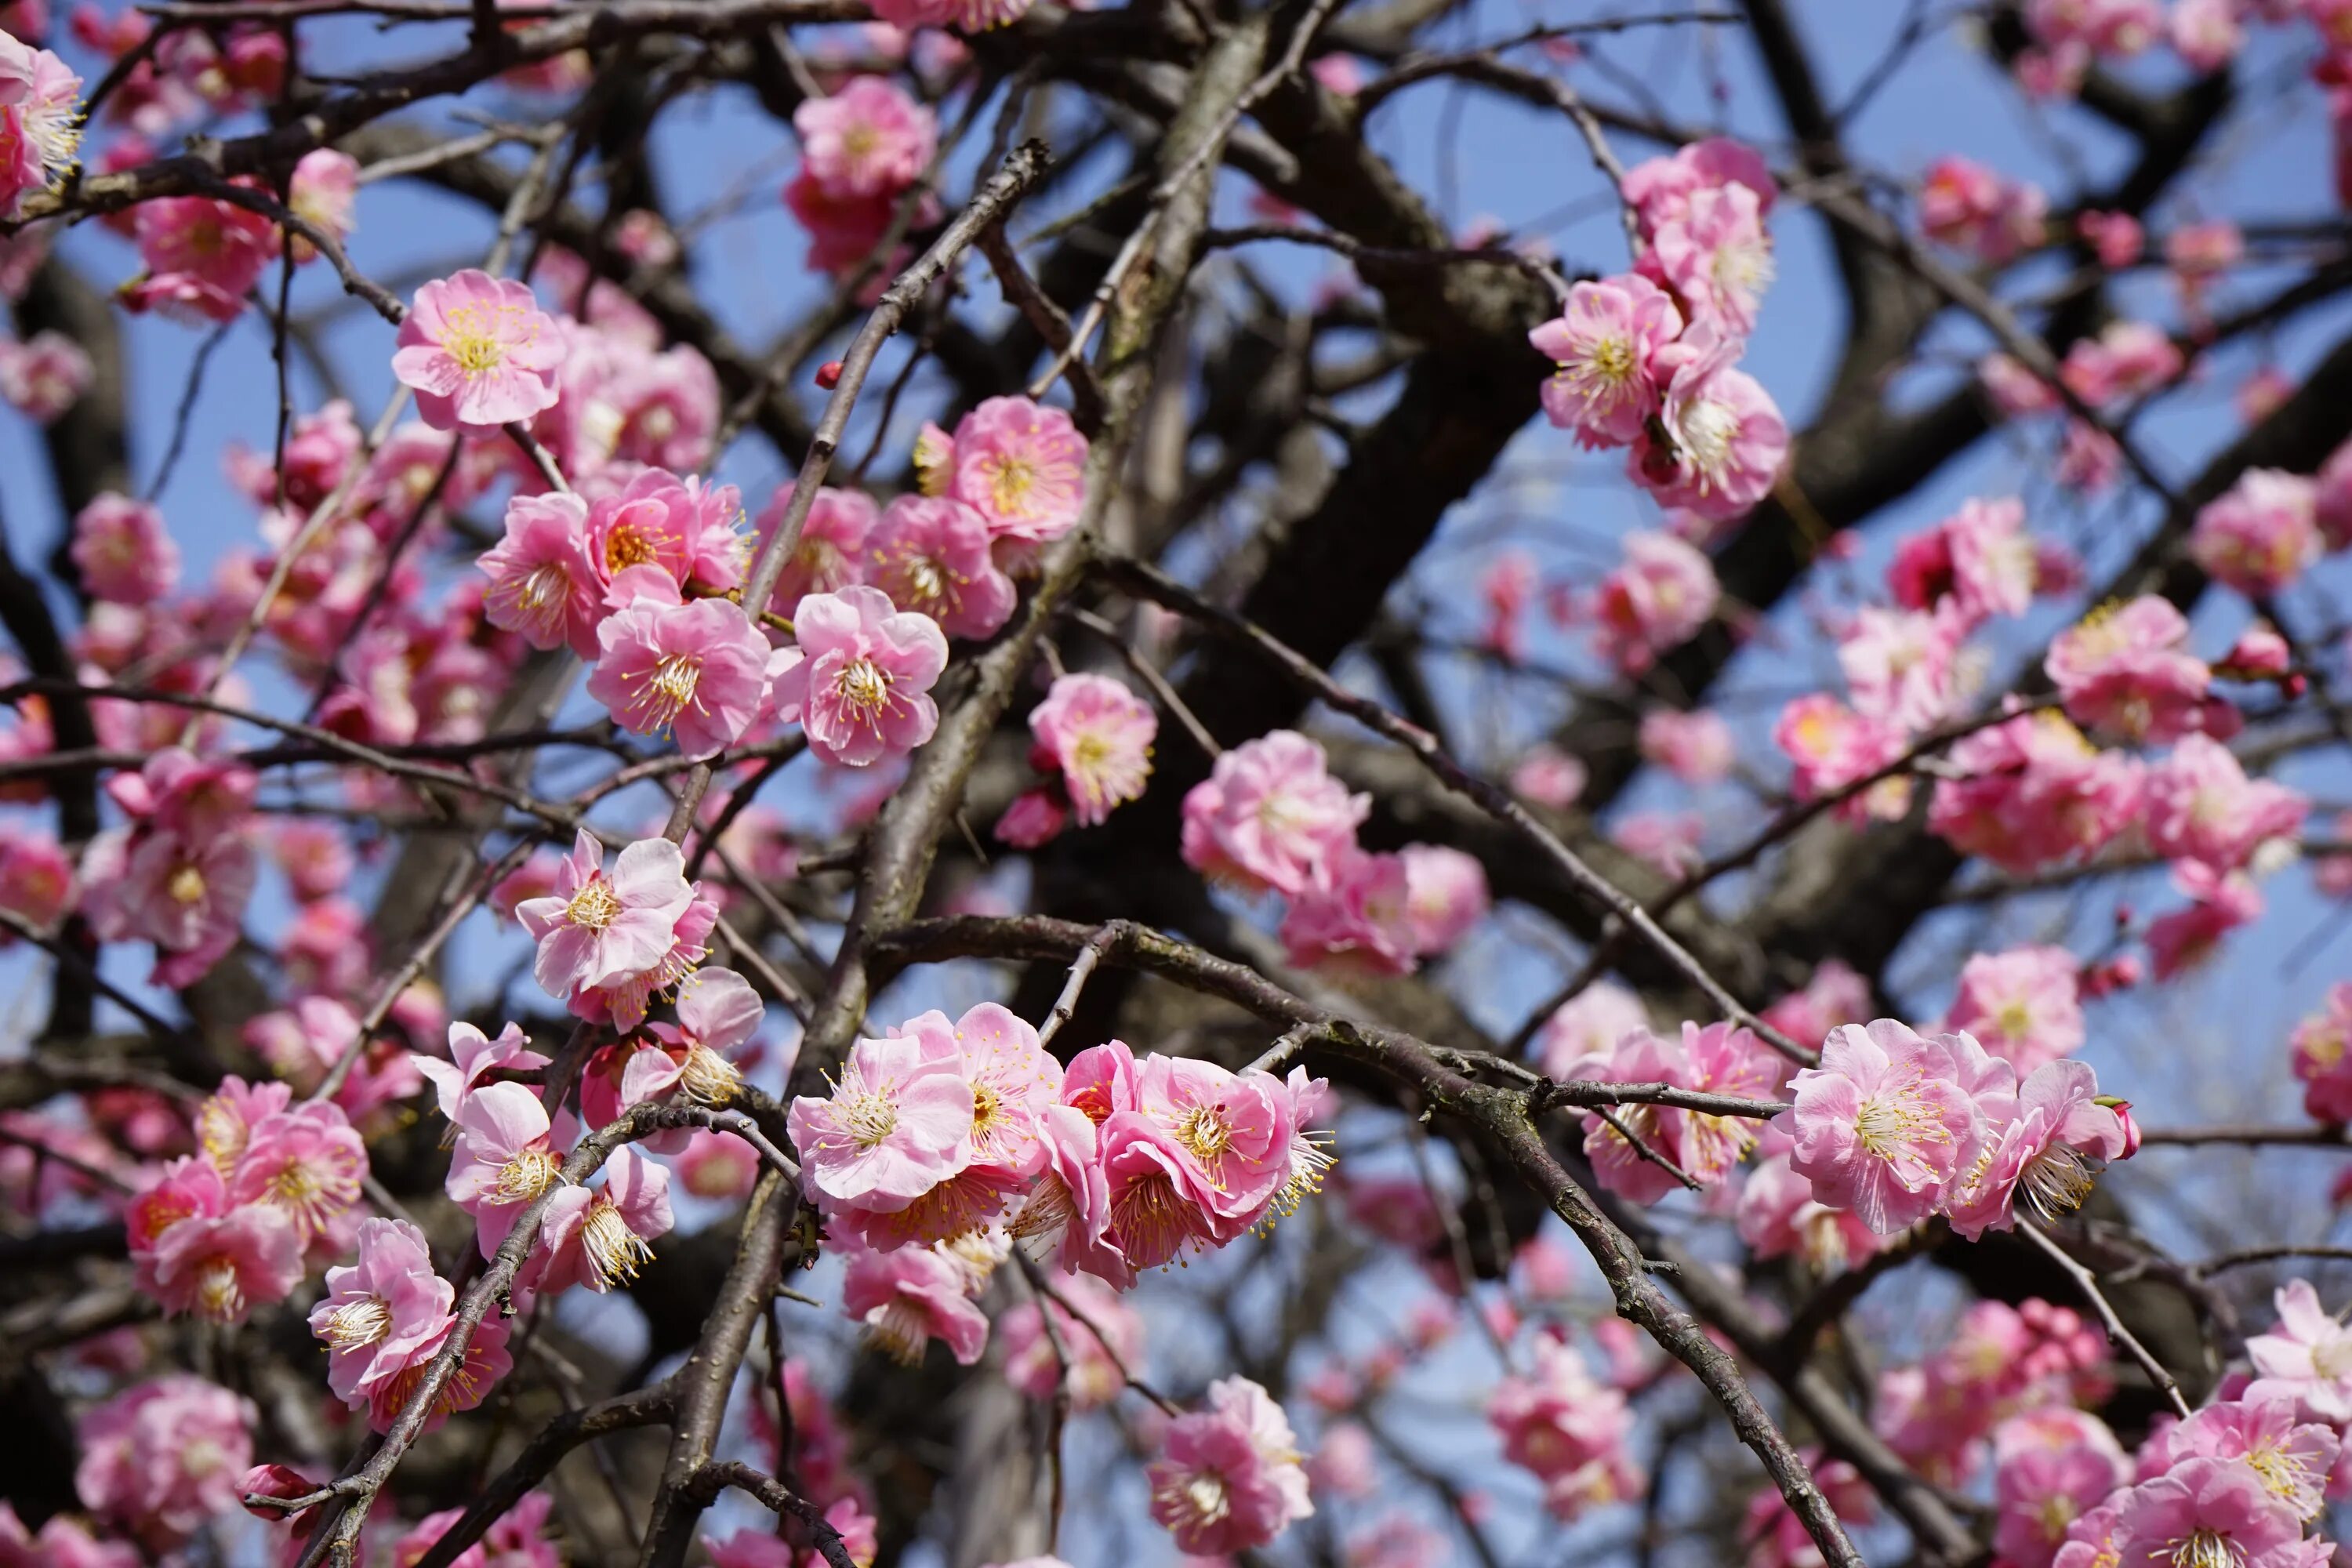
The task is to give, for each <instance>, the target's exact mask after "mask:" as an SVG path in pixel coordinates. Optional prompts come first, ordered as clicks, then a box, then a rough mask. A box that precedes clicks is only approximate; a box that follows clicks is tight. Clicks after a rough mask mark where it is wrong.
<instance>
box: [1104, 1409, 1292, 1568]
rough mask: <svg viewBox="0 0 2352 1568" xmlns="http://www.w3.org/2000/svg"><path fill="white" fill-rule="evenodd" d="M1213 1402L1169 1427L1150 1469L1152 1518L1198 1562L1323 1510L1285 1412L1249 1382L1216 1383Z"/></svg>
mask: <svg viewBox="0 0 2352 1568" xmlns="http://www.w3.org/2000/svg"><path fill="white" fill-rule="evenodd" d="M1209 1398H1210V1405H1209V1408H1208V1409H1205V1410H1195V1411H1188V1412H1187V1413H1185V1414H1184V1415H1179V1416H1177V1417H1176V1418H1175V1419H1174V1420H1173V1421H1171V1422H1170V1423H1169V1425H1168V1430H1167V1435H1166V1436H1165V1437H1164V1438H1163V1439H1162V1441H1161V1444H1160V1457H1159V1458H1156V1459H1154V1460H1152V1461H1151V1462H1150V1464H1149V1465H1147V1466H1146V1467H1145V1468H1144V1475H1145V1478H1146V1479H1147V1480H1149V1481H1150V1486H1151V1517H1152V1519H1153V1520H1154V1521H1157V1522H1158V1523H1159V1524H1160V1526H1161V1527H1162V1528H1164V1529H1165V1530H1166V1531H1168V1533H1169V1534H1170V1535H1171V1536H1172V1537H1173V1538H1174V1539H1175V1542H1176V1545H1177V1548H1178V1550H1180V1551H1181V1552H1185V1553H1186V1554H1187V1555H1189V1556H1193V1557H1212V1556H1219V1555H1223V1554H1226V1553H1230V1552H1241V1551H1245V1550H1247V1549H1249V1548H1252V1547H1256V1546H1264V1545H1265V1544H1266V1543H1267V1542H1271V1541H1272V1540H1273V1539H1274V1538H1275V1537H1276V1536H1277V1535H1279V1534H1281V1533H1282V1532H1283V1531H1285V1530H1286V1529H1287V1528H1289V1526H1290V1524H1291V1523H1292V1521H1296V1520H1300V1519H1305V1518H1307V1517H1308V1516H1309V1515H1310V1514H1312V1513H1313V1512H1314V1511H1315V1506H1314V1504H1313V1503H1312V1502H1310V1501H1309V1500H1307V1472H1306V1471H1305V1469H1304V1468H1301V1461H1300V1455H1299V1453H1298V1448H1297V1438H1296V1437H1294V1436H1292V1435H1291V1430H1290V1424H1289V1422H1288V1421H1287V1420H1286V1419H1285V1418H1284V1416H1283V1415H1282V1407H1281V1406H1280V1405H1276V1404H1275V1403H1274V1401H1273V1400H1272V1399H1271V1398H1269V1397H1268V1396H1267V1395H1266V1393H1265V1390H1264V1389H1262V1388H1260V1387H1258V1386H1257V1384H1254V1383H1251V1382H1250V1381H1249V1380H1248V1379H1246V1378H1239V1377H1231V1378H1224V1379H1221V1380H1220V1381H1218V1382H1216V1383H1213V1384H1210V1386H1209Z"/></svg>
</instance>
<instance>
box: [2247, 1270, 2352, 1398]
mask: <svg viewBox="0 0 2352 1568" xmlns="http://www.w3.org/2000/svg"><path fill="white" fill-rule="evenodd" d="M2272 1301H2273V1306H2275V1308H2276V1309H2277V1311H2278V1321H2277V1322H2275V1323H2274V1324H2273V1325H2272V1326H2271V1331H2270V1332H2268V1333H2266V1334H2256V1335H2254V1336H2253V1337H2252V1338H2251V1339H2249V1340H2248V1341H2247V1342H2246V1355H2247V1358H2248V1359H2249V1360H2251V1361H2252V1363H2254V1382H2253V1383H2252V1384H2251V1385H2249V1386H2248V1387H2247V1389H2246V1391H2245V1397H2247V1398H2248V1399H2255V1398H2262V1397H2275V1398H2282V1399H2290V1400H2294V1401H2295V1402H2296V1403H2298V1404H2299V1405H2302V1407H2303V1408H2304V1409H2305V1410H2306V1411H2307V1412H2309V1413H2310V1415H2312V1417H2313V1418H2315V1419H2316V1420H2321V1421H2326V1422H2330V1423H2342V1422H2344V1421H2347V1420H2352V1327H2347V1326H2346V1324H2345V1322H2344V1319H2343V1315H2342V1314H2341V1313H2336V1312H2330V1311H2328V1310H2326V1308H2324V1307H2322V1306H2321V1305H2320V1302H2319V1293H2318V1292H2317V1291H2316V1290H2314V1289H2312V1288H2311V1282H2310V1281H2309V1280H2307V1279H2291V1280H2289V1281H2287V1283H2285V1284H2284V1285H2282V1286H2280V1287H2279V1289H2278V1290H2277V1292H2276V1294H2275V1295H2273V1298H2272Z"/></svg>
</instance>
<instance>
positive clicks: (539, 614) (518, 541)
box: [474, 495, 604, 658]
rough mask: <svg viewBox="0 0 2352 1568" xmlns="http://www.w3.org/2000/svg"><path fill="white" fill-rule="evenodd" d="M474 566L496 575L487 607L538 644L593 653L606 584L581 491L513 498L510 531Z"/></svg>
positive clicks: (501, 624) (493, 620)
mask: <svg viewBox="0 0 2352 1568" xmlns="http://www.w3.org/2000/svg"><path fill="white" fill-rule="evenodd" d="M474 564H475V565H476V566H477V567H478V568H479V569H480V571H481V572H482V574H484V575H485V576H487V577H488V578H489V580H490V583H489V587H488V590H487V591H486V592H485V593H484V594H483V595H482V613H483V616H484V618H485V619H487V620H488V622H489V623H490V625H492V626H497V627H498V628H499V630H501V631H509V632H512V633H514V634H515V635H516V636H518V637H521V638H522V639H523V640H524V641H525V642H527V643H529V644H530V646H531V647H535V648H542V649H544V648H555V647H568V648H570V649H571V650H572V652H573V653H576V654H578V655H579V656H580V657H581V658H595V656H596V653H597V650H598V647H599V644H598V642H597V636H596V628H597V624H598V622H600V621H601V620H603V618H604V604H603V595H604V584H603V581H602V579H601V577H600V574H599V573H598V571H597V567H596V563H595V560H594V558H593V556H592V554H591V552H590V548H589V541H588V507H587V503H586V502H584V501H583V500H581V499H580V498H579V497H577V496H568V495H546V496H530V495H519V496H516V497H515V498H514V499H513V500H509V501H508V502H507V515H506V535H505V537H504V538H502V539H500V540H499V542H498V543H496V544H494V545H492V546H490V548H489V549H488V550H486V551H484V552H482V553H481V554H480V555H479V556H478V557H477V558H476V560H475V563H474Z"/></svg>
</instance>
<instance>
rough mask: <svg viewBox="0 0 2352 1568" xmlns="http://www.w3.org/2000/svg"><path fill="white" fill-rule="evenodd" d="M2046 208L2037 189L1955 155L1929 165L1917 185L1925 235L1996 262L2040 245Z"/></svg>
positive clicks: (1943, 243) (1920, 219)
mask: <svg viewBox="0 0 2352 1568" xmlns="http://www.w3.org/2000/svg"><path fill="white" fill-rule="evenodd" d="M2047 210H2048V202H2047V200H2046V198H2044V197H2043V195H2042V192H2041V190H2040V189H2039V188H2038V187H2036V186H2034V185H2032V184H2026V183H2023V182H2016V181H2011V180H2008V179H2005V178H2003V177H2002V176H2001V175H2000V174H1995V173H1994V172H1993V171H1992V170H1990V169H1988V168H1986V167H1985V166H1984V165H1983V164H1981V163H1973V162H1971V161H1969V159H1966V158H1962V157H1958V156H1957V155H1954V156H1947V157H1943V158H1938V159H1937V161H1936V162H1935V163H1932V164H1930V165H1929V166H1928V169H1927V178H1926V180H1925V182H1924V183H1923V184H1921V185H1920V188H1919V227H1920V229H1921V230H1922V231H1923V232H1924V233H1926V235H1927V237H1928V238H1930V239H1932V240H1935V241H1936V242H1937V244H1939V245H1948V246H1951V247H1953V248H1955V249H1958V250H1966V251H1969V252H1970V253H1972V254H1973V255H1975V257H1976V258H1978V259H1979V260H1980V261H1987V262H1990V263H1992V264H1993V265H1995V266H1999V265H2000V264H2001V263H2003V262H2006V261H2010V260H2012V259H2014V258H2016V257H2017V255H2018V254H2019V253H2020V252H2021V251H2023V250H2027V249H2030V248H2032V247H2036V246H2039V245H2040V244H2041V243H2042V216H2043V214H2044V213H2045V212H2046V211H2047Z"/></svg>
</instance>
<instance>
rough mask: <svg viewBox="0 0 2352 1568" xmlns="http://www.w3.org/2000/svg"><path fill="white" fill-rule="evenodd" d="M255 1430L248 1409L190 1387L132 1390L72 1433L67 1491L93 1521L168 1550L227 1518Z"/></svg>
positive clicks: (218, 1392)
mask: <svg viewBox="0 0 2352 1568" xmlns="http://www.w3.org/2000/svg"><path fill="white" fill-rule="evenodd" d="M255 1420H256V1415H255V1413H254V1409H253V1406H252V1405H251V1404H250V1403H248V1402H247V1401H246V1400H243V1399H240V1398H238V1397H237V1396H236V1394H231V1393H230V1392H229V1391H228V1390H227V1389H226V1388H223V1387H221V1386H220V1385H219V1384H215V1383H207V1382H205V1380H204V1379H202V1378H199V1377H188V1376H184V1375H182V1374H179V1373H173V1374H172V1375H169V1376H165V1377H159V1378H155V1379H153V1380H152V1381H150V1382H146V1383H141V1384H134V1385H133V1386H131V1387H130V1388H126V1389H124V1390H123V1391H122V1392H121V1394H116V1395H115V1396H114V1397H113V1398H111V1399H109V1400H107V1401H106V1402H105V1403H104V1404H102V1405H96V1406H93V1407H92V1408H91V1409H90V1410H89V1413H88V1414H86V1415H83V1416H82V1417H81V1419H80V1420H79V1422H78V1423H77V1424H76V1426H75V1432H74V1436H75V1440H76V1443H75V1446H76V1447H79V1449H80V1450H81V1460H80V1463H79V1466H77V1467H76V1468H75V1470H74V1490H75V1491H76V1492H78V1493H79V1495H80V1497H81V1502H82V1506H83V1507H84V1508H87V1509H88V1510H89V1511H90V1512H91V1513H93V1514H95V1515H97V1516H98V1517H100V1519H104V1520H107V1521H110V1522H112V1523H115V1524H118V1525H121V1526H123V1527H124V1528H126V1529H129V1530H131V1531H133V1532H135V1533H137V1534H138V1535H140V1536H141V1537H142V1538H143V1539H145V1540H147V1541H149V1542H153V1543H155V1544H156V1545H159V1546H173V1545H177V1544H179V1543H180V1542H184V1541H185V1540H187V1539H188V1538H189V1537H190V1536H192V1535H194V1534H195V1532H196V1531H199V1530H201V1529H203V1528H204V1526H205V1523H206V1522H207V1521H211V1520H212V1519H214V1518H215V1517H216V1516H218V1515H220V1514H224V1513H233V1512H234V1511H235V1510H236V1505H237V1480H238V1478H240V1477H241V1476H243V1475H244V1474H245V1472H246V1471H247V1469H249V1468H251V1467H252V1464H253V1438H252V1436H251V1430H250V1429H251V1427H252V1426H253V1424H254V1422H255ZM58 1568H65V1564H64V1563H59V1565H58Z"/></svg>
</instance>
